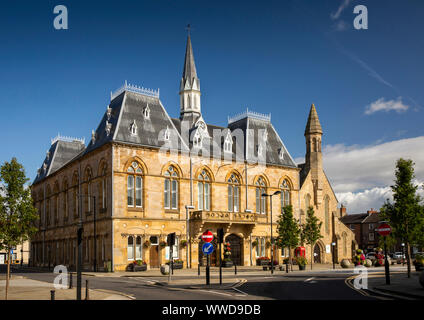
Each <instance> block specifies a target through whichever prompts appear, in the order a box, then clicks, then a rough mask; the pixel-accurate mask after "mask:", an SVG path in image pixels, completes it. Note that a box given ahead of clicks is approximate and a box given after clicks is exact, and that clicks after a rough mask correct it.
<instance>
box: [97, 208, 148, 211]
mask: <svg viewBox="0 0 424 320" xmlns="http://www.w3.org/2000/svg"><path fill="white" fill-rule="evenodd" d="M127 208H128V211H138V212H142V211H144V208H143V207H127ZM105 210H106V209H105Z"/></svg>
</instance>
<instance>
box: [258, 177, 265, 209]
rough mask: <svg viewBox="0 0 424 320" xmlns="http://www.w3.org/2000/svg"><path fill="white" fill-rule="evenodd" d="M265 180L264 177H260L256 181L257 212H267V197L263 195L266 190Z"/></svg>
mask: <svg viewBox="0 0 424 320" xmlns="http://www.w3.org/2000/svg"><path fill="white" fill-rule="evenodd" d="M265 187H266V185H265V181H264V179H263V178H262V177H259V179H258V181H256V212H257V213H265V212H266V197H264V196H262V194H264V193H265V192H266V190H265Z"/></svg>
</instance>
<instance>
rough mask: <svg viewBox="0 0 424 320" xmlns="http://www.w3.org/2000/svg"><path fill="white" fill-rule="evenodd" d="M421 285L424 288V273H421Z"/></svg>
mask: <svg viewBox="0 0 424 320" xmlns="http://www.w3.org/2000/svg"><path fill="white" fill-rule="evenodd" d="M420 284H421V286H422V287H423V288H424V271H421V274H420Z"/></svg>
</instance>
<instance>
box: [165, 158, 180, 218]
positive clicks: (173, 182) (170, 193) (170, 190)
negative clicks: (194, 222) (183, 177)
mask: <svg viewBox="0 0 424 320" xmlns="http://www.w3.org/2000/svg"><path fill="white" fill-rule="evenodd" d="M164 198H165V199H164V204H165V209H175V210H176V209H178V173H177V171H176V170H175V168H174V167H173V166H169V168H168V170H166V172H165V185H164Z"/></svg>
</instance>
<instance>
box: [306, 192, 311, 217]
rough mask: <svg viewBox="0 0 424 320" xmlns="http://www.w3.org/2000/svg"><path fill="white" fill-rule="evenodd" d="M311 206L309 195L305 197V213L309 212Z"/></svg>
mask: <svg viewBox="0 0 424 320" xmlns="http://www.w3.org/2000/svg"><path fill="white" fill-rule="evenodd" d="M310 206H311V195H310V194H309V193H308V194H307V195H306V196H305V212H306V211H308V208H309V207H310Z"/></svg>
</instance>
